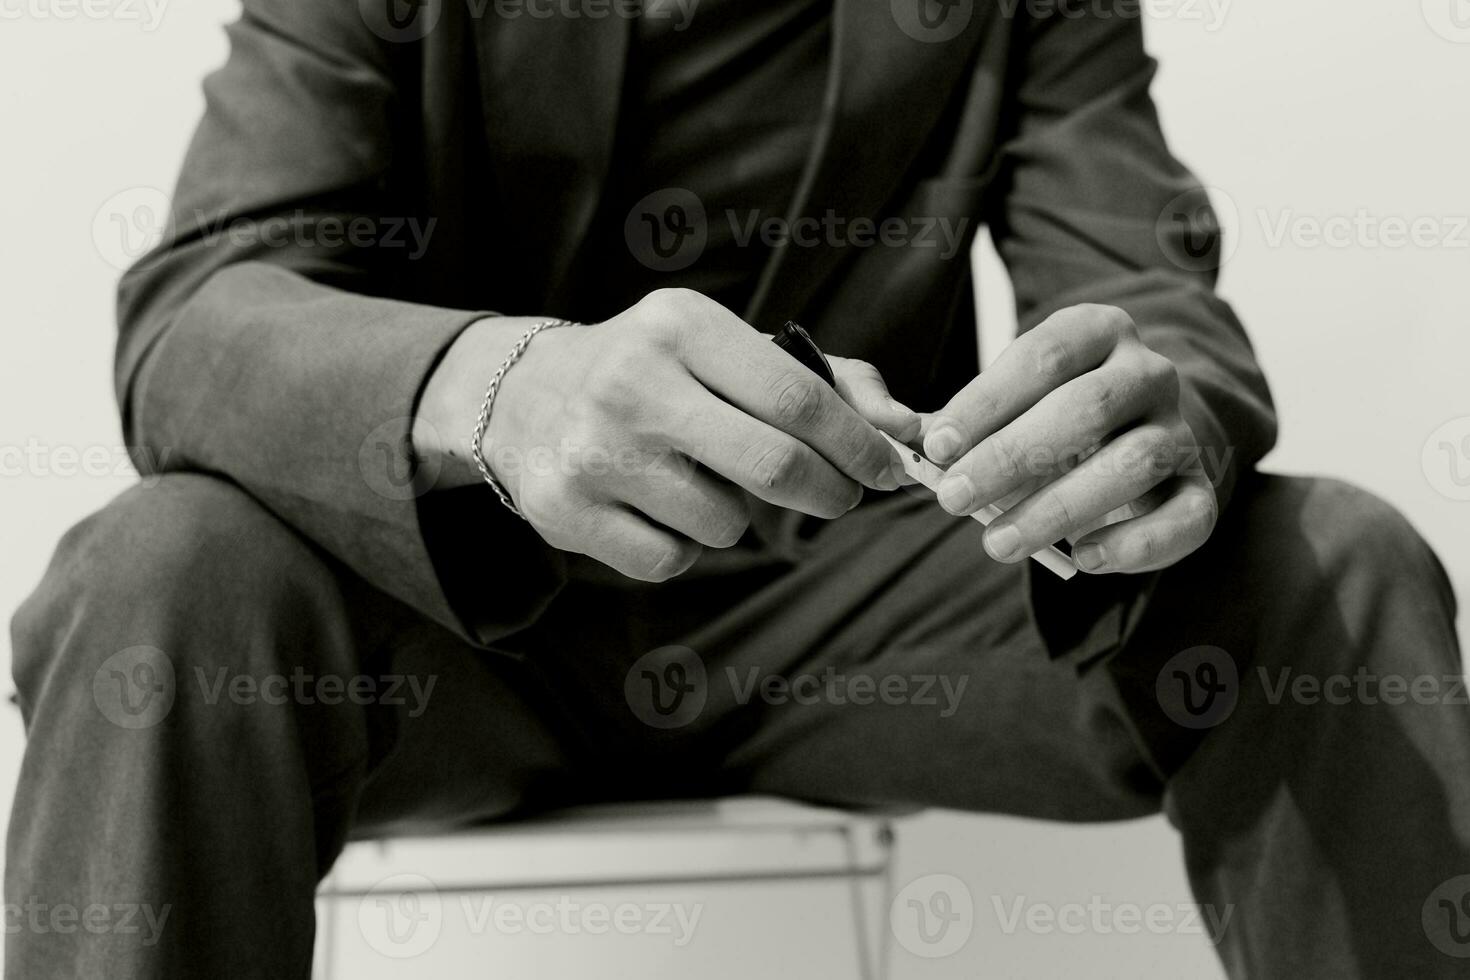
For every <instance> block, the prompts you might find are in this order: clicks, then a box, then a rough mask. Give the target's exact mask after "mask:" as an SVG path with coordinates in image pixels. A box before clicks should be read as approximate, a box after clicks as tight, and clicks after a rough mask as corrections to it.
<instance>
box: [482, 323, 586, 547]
mask: <svg viewBox="0 0 1470 980" xmlns="http://www.w3.org/2000/svg"><path fill="white" fill-rule="evenodd" d="M571 326H576V324H575V323H573V322H572V321H571V320H542V321H541V322H540V323H538V324H536V325H535V326H533V327H532V328H531V329H530V330H527V331H526V332H525V333H523V334H521V339H520V340H518V341H516V345H515V346H514V347H512V348H511V349H510V353H509V354H507V355H506V356H505V360H504V361H503V362H502V363H501V365H500V370H498V371H496V372H495V376H494V377H493V378H491V379H490V385H489V387H487V388H486V389H485V400H484V401H483V402H481V403H480V417H479V418H478V419H476V420H475V431H474V433H473V434H472V435H471V436H470V456H471V457H473V459H474V461H475V466H477V467H478V468H479V470H480V475H481V476H482V477H484V478H485V482H486V483H488V484H490V489H491V490H494V491H495V496H497V497H499V498H500V502H501V503H502V504H505V506H506V507H508V508H510V512H511V513H512V514H514V515H516V516H517V517H519V518H520V519H521V520H525V519H526V515H524V514H522V513H521V512H520V509H519V508H518V507H516V505H515V504H514V503H513V502H512V501H511V499H510V494H508V493H506V492H505V487H503V486H501V484H500V481H499V480H497V479H495V474H494V473H491V472H490V467H489V466H488V465H487V464H486V463H485V456H484V454H483V452H482V451H481V448H480V444H481V443H482V442H483V441H484V439H485V429H486V428H487V427H489V425H490V409H491V408H493V407H494V405H495V396H496V395H497V394H499V393H500V382H502V381H504V380H505V373H506V372H507V371H509V370H510V367H511V365H512V364H514V363H515V362H516V361H519V360H520V359H521V355H522V354H524V353H525V352H526V348H527V347H529V346H530V345H531V341H532V340H534V339H535V338H536V335H537V334H538V333H540V332H541V331H543V330H549V329H551V328H552V327H571Z"/></svg>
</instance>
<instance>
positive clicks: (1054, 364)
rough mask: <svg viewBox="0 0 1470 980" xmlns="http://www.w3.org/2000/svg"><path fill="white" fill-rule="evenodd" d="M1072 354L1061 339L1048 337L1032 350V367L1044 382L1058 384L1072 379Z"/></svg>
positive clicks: (1037, 343)
mask: <svg viewBox="0 0 1470 980" xmlns="http://www.w3.org/2000/svg"><path fill="white" fill-rule="evenodd" d="M1071 366H1072V352H1071V350H1070V348H1068V346H1067V344H1066V343H1065V342H1064V341H1062V340H1061V339H1059V338H1056V337H1047V338H1045V339H1040V340H1038V341H1037V342H1036V344H1035V346H1034V347H1033V348H1032V350H1031V367H1032V370H1034V371H1035V372H1036V375H1037V377H1039V378H1041V379H1042V380H1043V381H1046V382H1050V383H1052V384H1057V383H1060V382H1062V381H1066V380H1068V379H1070V378H1071V376H1072V374H1071Z"/></svg>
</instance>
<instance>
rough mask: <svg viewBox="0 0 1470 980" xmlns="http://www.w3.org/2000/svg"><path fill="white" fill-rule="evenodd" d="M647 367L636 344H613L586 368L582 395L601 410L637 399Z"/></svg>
mask: <svg viewBox="0 0 1470 980" xmlns="http://www.w3.org/2000/svg"><path fill="white" fill-rule="evenodd" d="M646 369H647V364H646V362H645V359H644V356H643V353H642V351H641V350H640V349H639V348H637V347H636V346H627V347H624V346H619V345H614V346H613V347H612V349H611V350H609V351H608V352H607V353H606V354H605V355H604V356H603V357H600V358H598V360H597V362H596V363H595V364H594V365H593V366H592V367H591V368H590V369H589V370H588V372H587V378H586V387H585V388H584V394H585V395H586V396H587V398H588V399H589V400H590V401H591V402H592V404H594V405H596V406H598V407H599V408H601V409H604V410H607V409H615V408H619V407H621V406H624V405H628V404H631V403H633V402H634V401H635V400H637V399H638V398H639V397H640V396H641V394H642V392H643V388H644V386H643V383H642V379H643V375H644V373H645V371H646Z"/></svg>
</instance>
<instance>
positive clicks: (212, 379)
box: [116, 0, 562, 643]
mask: <svg viewBox="0 0 1470 980" xmlns="http://www.w3.org/2000/svg"><path fill="white" fill-rule="evenodd" d="M228 32H229V36H230V41H231V53H230V57H229V59H228V61H227V63H226V64H225V66H224V67H223V68H222V69H220V70H219V71H217V72H215V73H214V74H213V75H211V76H210V77H209V78H208V79H207V80H206V82H205V98H206V110H205V115H204V118H203V120H202V122H201V123H200V125H199V128H198V130H197V132H196V134H195V136H194V140H193V142H192V144H191V146H190V149H189V152H188V155H187V158H186V160H185V163H184V167H183V171H182V175H181V177H180V179H179V183H178V187H177V190H176V193H175V195H174V198H173V215H172V219H171V221H170V223H169V226H168V229H167V233H166V235H165V238H164V241H163V242H162V243H161V244H160V246H159V247H158V248H157V249H155V250H154V251H153V252H152V253H151V254H150V255H148V256H146V257H145V258H144V259H143V260H142V261H141V262H140V263H139V264H138V265H137V266H136V267H134V268H133V269H132V270H130V271H129V272H128V273H127V274H126V275H125V276H124V278H123V281H122V284H121V287H120V290H119V337H118V346H117V357H116V388H117V395H118V399H119V403H120V407H121V412H122V421H123V429H124V436H125V439H126V441H127V443H128V445H129V446H131V447H133V450H134V458H135V461H137V463H138V465H139V469H140V470H142V471H143V472H144V473H145V475H146V474H148V473H155V472H160V471H169V470H194V471H203V472H209V473H213V474H216V475H218V476H220V477H222V478H225V479H228V480H231V481H233V482H235V483H236V484H238V485H239V486H241V487H242V488H243V489H245V490H246V491H247V492H249V493H250V494H252V495H253V496H255V497H256V498H257V499H258V500H259V501H261V503H262V504H264V505H265V506H266V507H267V508H269V509H270V510H271V511H272V512H273V513H275V514H276V515H277V516H278V517H279V518H280V519H282V520H283V521H285V522H286V523H288V524H289V525H291V526H292V527H294V528H295V529H296V530H297V531H299V532H300V533H301V534H302V535H303V536H305V537H306V538H308V539H309V540H311V541H312V542H313V543H315V544H316V545H317V546H319V547H320V548H321V549H323V550H324V551H325V552H327V553H329V554H330V555H331V556H332V557H334V558H335V559H337V560H338V561H339V562H341V563H342V564H343V565H345V566H346V567H347V568H348V569H349V570H350V571H351V572H353V573H355V574H357V575H359V576H360V577H361V578H363V579H365V580H366V581H368V582H369V583H370V584H372V585H373V586H375V587H377V588H378V589H380V590H382V591H383V592H385V593H387V594H389V595H391V596H393V597H395V598H397V599H399V600H401V601H403V602H404V603H407V604H408V605H410V606H412V607H413V608H415V609H417V610H419V611H420V612H422V613H423V614H424V615H426V616H428V617H429V618H431V619H433V620H436V621H438V622H439V623H442V624H444V625H445V626H448V627H450V628H451V629H454V630H456V631H458V632H459V633H461V634H462V635H464V636H465V637H466V638H467V639H470V640H473V641H476V642H482V643H484V642H489V641H490V640H492V639H494V637H495V636H497V635H499V634H503V633H506V632H509V631H511V630H513V629H515V628H516V627H517V626H519V625H521V624H522V623H524V622H526V621H528V620H529V619H530V618H532V617H534V615H535V614H536V613H537V612H538V611H539V609H540V607H541V606H542V605H543V604H544V603H545V602H546V601H549V599H550V597H551V595H552V594H553V593H554V592H555V590H556V588H557V587H558V586H559V584H560V581H561V577H562V569H561V566H560V560H559V557H558V554H557V553H556V552H554V551H553V550H552V549H550V548H549V547H547V546H545V545H544V544H543V543H542V542H541V541H540V539H539V538H537V537H536V536H535V534H534V532H532V531H530V530H529V528H527V527H524V526H521V524H522V522H520V521H518V520H516V519H515V518H514V516H513V515H510V514H509V513H508V512H504V511H503V510H502V508H500V507H498V506H497V505H496V504H495V503H494V501H493V499H492V498H489V497H488V488H486V487H475V488H467V489H465V490H454V491H433V492H428V491H427V489H426V488H427V485H428V484H429V483H430V482H431V481H432V477H433V475H434V474H431V473H425V472H423V471H422V469H421V468H420V467H419V463H418V460H417V459H416V458H415V456H414V453H413V448H412V446H411V444H410V439H409V435H410V431H411V422H412V418H413V415H414V412H415V409H416V401H417V398H418V395H419V393H420V391H421V390H422V387H423V385H424V383H425V381H426V379H427V376H428V374H429V373H430V372H431V370H432V369H433V367H434V366H435V365H436V363H437V362H438V359H439V358H440V357H441V356H442V354H443V352H444V351H445V349H446V348H447V347H448V346H449V344H451V343H452V342H453V341H454V339H455V338H456V337H457V336H458V335H459V333H460V332H461V331H462V330H463V329H464V328H465V327H466V326H468V325H469V324H470V323H472V322H474V321H475V320H477V319H479V318H481V317H483V316H485V315H487V314H485V313H483V312H476V311H470V310H459V309H446V308H441V307H437V306H433V305H426V304H422V303H416V302H406V301H403V300H402V299H401V298H400V299H390V298H387V297H389V296H394V297H403V296H413V295H415V294H414V291H413V290H412V288H411V287H410V286H409V285H408V284H409V283H410V282H411V281H414V270H413V263H414V262H415V261H416V260H418V259H420V258H422V256H421V255H420V254H418V252H417V251H416V243H415V240H414V237H413V236H412V235H410V234H409V233H408V231H407V230H406V228H416V229H417V230H418V232H419V234H420V237H422V235H423V233H425V232H426V231H427V232H428V233H429V234H431V233H432V224H430V220H431V219H427V218H425V216H424V215H422V214H421V213H416V210H415V209H416V208H420V207H421V205H416V204H415V203H414V196H413V194H412V193H411V191H406V190H404V188H407V187H408V186H409V183H410V182H408V181H405V180H402V179H401V178H400V176H399V175H400V174H401V173H402V172H404V171H410V172H411V171H412V169H413V164H414V162H415V161H414V160H413V159H412V157H413V156H414V154H415V153H416V149H414V150H409V151H407V152H406V153H405V154H403V156H404V157H406V159H397V158H395V147H404V146H408V147H414V146H415V144H414V143H413V142H412V141H411V139H409V138H408V137H409V134H411V133H412V131H413V126H414V113H415V112H416V111H417V106H416V104H415V101H416V100H415V99H414V97H413V94H412V92H407V93H405V92H404V91H402V90H401V89H402V87H403V86H402V85H401V84H400V82H399V80H400V79H411V78H412V75H413V70H412V66H411V65H410V64H408V63H409V62H410V61H411V60H412V58H413V57H415V52H414V46H413V45H410V44H393V43H390V42H388V41H386V40H383V39H382V38H380V37H379V36H378V35H377V34H375V33H374V32H373V31H372V30H371V29H369V27H368V26H367V24H366V23H365V22H364V20H363V18H362V17H361V16H360V14H359V4H357V3H356V2H354V0H310V2H302V0H245V3H244V13H243V15H242V17H241V19H240V20H239V21H238V22H237V23H235V24H234V25H232V26H231V27H230V28H228ZM410 222H417V224H416V225H410V224H409V223H410ZM420 244H421V243H420ZM492 367H493V366H492ZM487 380H488V374H487ZM466 422H467V424H471V423H472V422H473V420H472V419H471V420H466ZM441 542H443V543H442V544H441ZM487 555H493V556H494V558H493V561H492V560H489V559H487V558H486V557H485V556H487ZM487 566H488V567H495V568H501V569H505V570H506V571H507V572H508V573H509V572H510V571H511V570H512V569H513V570H514V572H513V574H506V575H505V578H506V581H505V582H500V581H496V582H493V583H490V582H485V581H482V580H481V579H482V578H483V576H485V574H486V572H485V569H486V567H487Z"/></svg>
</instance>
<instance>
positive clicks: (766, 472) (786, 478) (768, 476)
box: [748, 442, 802, 490]
mask: <svg viewBox="0 0 1470 980" xmlns="http://www.w3.org/2000/svg"><path fill="white" fill-rule="evenodd" d="M748 453H749V454H750V457H751V459H750V467H749V472H750V479H751V481H752V482H753V483H754V484H755V485H756V486H758V487H760V488H762V489H764V490H771V489H776V488H779V487H784V486H787V485H788V484H790V483H791V482H792V480H794V479H795V478H796V476H797V473H798V471H799V470H800V469H801V465H802V458H801V450H800V448H799V447H797V446H796V445H794V444H792V443H789V442H780V443H776V444H774V445H757V446H755V447H752V448H751V449H750V450H748Z"/></svg>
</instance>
